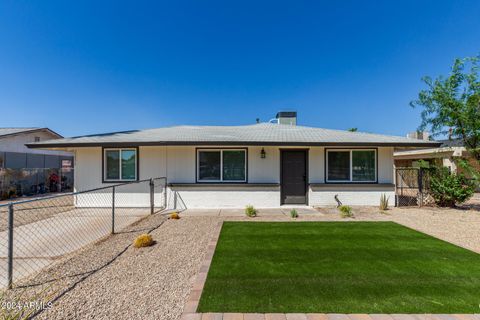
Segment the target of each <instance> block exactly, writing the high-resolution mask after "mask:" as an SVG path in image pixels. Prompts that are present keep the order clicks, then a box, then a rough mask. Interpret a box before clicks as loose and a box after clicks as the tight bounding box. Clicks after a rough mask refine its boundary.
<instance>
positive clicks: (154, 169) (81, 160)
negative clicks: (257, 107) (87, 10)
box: [75, 146, 394, 208]
mask: <svg viewBox="0 0 480 320" xmlns="http://www.w3.org/2000/svg"><path fill="white" fill-rule="evenodd" d="M219 147H221V146H219ZM305 148H307V147H305ZM342 148H343V147H342ZM261 149H262V147H256V146H255V147H248V164H247V165H248V183H249V184H269V185H263V186H255V187H252V186H242V185H240V186H227V185H224V186H219V187H217V186H215V187H213V186H208V185H202V186H199V185H198V184H195V180H196V179H195V176H196V172H195V170H196V164H195V161H196V148H195V147H191V146H175V147H173V146H169V147H165V146H159V147H140V148H139V171H140V176H139V178H140V179H149V178H154V177H164V176H166V177H167V179H168V183H169V184H173V187H171V188H169V193H168V199H169V203H170V206H172V205H173V202H174V201H173V199H174V198H175V197H174V194H175V193H176V194H177V203H178V202H180V199H181V201H183V203H184V204H185V206H186V207H187V208H212V207H216V208H218V207H225V208H243V207H245V206H246V205H248V204H252V205H254V206H256V207H277V206H279V205H280V187H279V186H278V185H276V186H275V185H274V184H279V183H280V148H279V147H264V149H265V152H266V158H265V159H262V158H261V157H260V151H261ZM308 149H309V166H308V171H309V183H311V184H320V185H323V184H324V182H325V167H324V166H325V149H324V148H323V147H309V148H308ZM75 156H76V157H75V168H76V169H75V190H77V191H80V190H88V189H93V188H98V187H101V186H109V185H112V184H110V183H102V148H100V147H98V148H78V149H76V151H75ZM378 182H379V184H378V185H376V184H373V185H371V187H370V186H368V185H367V186H365V185H363V186H355V185H348V186H349V189H345V188H341V187H338V188H337V189H333V190H332V188H317V187H310V188H309V190H308V199H309V203H308V204H309V205H311V206H324V205H335V204H336V202H335V200H334V196H335V195H336V194H338V195H339V198H340V199H341V201H342V202H343V203H344V204H348V205H378V203H379V199H380V195H381V194H382V193H386V194H387V195H388V196H390V199H391V201H392V203H393V201H394V193H393V189H392V188H391V186H389V185H388V184H393V148H390V147H387V148H378ZM124 188H125V192H124V194H123V195H122V197H123V199H124V200H122V201H123V203H124V204H125V205H130V206H141V205H142V204H143V203H145V205H146V206H148V204H149V202H148V201H147V200H148V199H147V198H145V192H147V191H145V192H143V189H142V190H141V191H139V190H134V189H133V188H134V187H133V186H132V187H131V188H132V190H130V191H129V189H128V188H129V187H124ZM129 193H130V196H129V195H127V194H129ZM98 198H101V197H100V196H98ZM104 198H105V199H107V200H104V203H105V204H106V205H108V201H109V200H108V199H109V198H108V196H104ZM139 199H140V200H139ZM88 201H90V202H92V201H93V199H88ZM88 201H85V202H88Z"/></svg>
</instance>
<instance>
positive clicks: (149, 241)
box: [133, 233, 155, 248]
mask: <svg viewBox="0 0 480 320" xmlns="http://www.w3.org/2000/svg"><path fill="white" fill-rule="evenodd" d="M154 243H155V242H154V241H153V238H152V236H151V235H149V234H146V233H145V234H141V235H139V236H138V237H137V238H136V239H135V241H133V245H134V246H135V248H142V247H150V246H151V245H153V244H154Z"/></svg>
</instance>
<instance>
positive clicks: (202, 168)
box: [197, 149, 247, 182]
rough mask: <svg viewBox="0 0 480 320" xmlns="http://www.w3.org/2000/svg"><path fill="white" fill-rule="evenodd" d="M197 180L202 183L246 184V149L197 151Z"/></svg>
mask: <svg viewBox="0 0 480 320" xmlns="http://www.w3.org/2000/svg"><path fill="white" fill-rule="evenodd" d="M197 152H198V153H197V180H198V181H201V182H245V181H246V163H247V161H246V155H247V152H246V150H245V149H225V150H219V149H205V150H198V151H197Z"/></svg>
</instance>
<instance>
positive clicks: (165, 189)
mask: <svg viewBox="0 0 480 320" xmlns="http://www.w3.org/2000/svg"><path fill="white" fill-rule="evenodd" d="M167 186H168V185H167V177H165V186H164V187H163V193H164V195H163V209H167V191H168V190H167Z"/></svg>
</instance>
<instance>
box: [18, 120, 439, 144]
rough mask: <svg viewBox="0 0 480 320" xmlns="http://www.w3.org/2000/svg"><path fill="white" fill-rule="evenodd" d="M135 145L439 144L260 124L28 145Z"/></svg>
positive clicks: (149, 131)
mask: <svg viewBox="0 0 480 320" xmlns="http://www.w3.org/2000/svg"><path fill="white" fill-rule="evenodd" d="M139 145H298V146H300V145H303V146H307V145H345V146H346V145H349V146H357V145H358V146H375V145H378V146H413V147H432V146H438V145H440V144H439V143H437V142H433V141H422V140H416V139H409V138H404V137H397V136H386V135H379V134H371V133H363V132H349V131H341V130H331V129H322V128H314V127H304V126H290V125H279V124H267V123H260V124H254V125H246V126H177V127H165V128H158V129H147V130H134V131H123V132H114V133H106V134H98V135H88V136H81V137H73V138H65V139H57V140H49V141H42V142H38V143H32V144H28V145H27V146H29V147H33V148H50V147H82V146H83V147H86V146H139Z"/></svg>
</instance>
